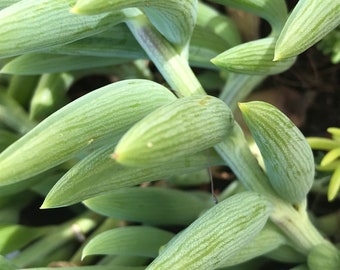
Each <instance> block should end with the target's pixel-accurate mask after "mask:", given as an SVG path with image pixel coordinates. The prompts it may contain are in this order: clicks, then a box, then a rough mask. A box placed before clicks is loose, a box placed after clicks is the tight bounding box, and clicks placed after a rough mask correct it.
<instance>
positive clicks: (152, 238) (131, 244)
mask: <svg viewBox="0 0 340 270" xmlns="http://www.w3.org/2000/svg"><path fill="white" fill-rule="evenodd" d="M173 236H174V234H173V233H170V232H167V231H164V230H161V229H157V228H153V227H147V226H129V227H121V228H116V229H113V230H110V231H106V232H104V233H101V234H99V235H98V236H96V237H95V238H93V239H92V240H91V241H90V242H89V243H88V244H87V245H86V246H85V248H84V250H83V258H84V257H86V256H89V255H98V254H105V255H135V256H136V255H137V256H143V257H144V256H146V257H151V258H155V257H156V256H157V255H158V250H159V248H160V247H161V246H163V245H165V244H166V243H167V242H169V240H170V239H171V238H172V237H173Z"/></svg>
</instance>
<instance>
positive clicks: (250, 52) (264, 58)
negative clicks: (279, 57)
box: [211, 37, 296, 75]
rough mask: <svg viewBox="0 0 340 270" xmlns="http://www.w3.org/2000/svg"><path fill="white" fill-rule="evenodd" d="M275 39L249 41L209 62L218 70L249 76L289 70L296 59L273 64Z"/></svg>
mask: <svg viewBox="0 0 340 270" xmlns="http://www.w3.org/2000/svg"><path fill="white" fill-rule="evenodd" d="M275 42H276V39H275V38H273V37H268V38H263V39H258V40H255V41H250V42H246V43H243V44H241V45H238V46H236V47H233V48H231V49H229V50H227V51H225V52H223V53H222V54H220V55H218V56H216V57H215V58H213V59H212V60H211V62H212V63H213V64H215V65H216V66H218V67H220V68H225V69H227V70H229V71H232V72H236V73H244V74H251V75H273V74H277V73H281V72H283V71H285V70H287V69H289V68H290V67H291V66H292V65H293V64H294V62H295V60H296V58H294V57H293V58H288V59H286V60H283V61H277V62H273V57H274V49H275Z"/></svg>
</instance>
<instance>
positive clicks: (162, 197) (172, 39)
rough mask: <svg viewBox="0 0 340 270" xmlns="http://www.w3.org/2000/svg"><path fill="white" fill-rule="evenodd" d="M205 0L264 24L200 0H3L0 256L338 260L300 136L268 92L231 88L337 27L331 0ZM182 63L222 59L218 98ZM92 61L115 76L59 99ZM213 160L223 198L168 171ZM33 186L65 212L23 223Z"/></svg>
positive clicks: (26, 261)
mask: <svg viewBox="0 0 340 270" xmlns="http://www.w3.org/2000/svg"><path fill="white" fill-rule="evenodd" d="M210 2H211V3H217V4H220V5H224V6H226V7H233V8H236V9H240V10H244V11H247V12H250V13H253V14H255V15H257V16H259V17H260V18H263V19H264V20H266V21H267V22H268V23H269V25H270V26H271V29H272V31H271V33H270V34H269V35H268V36H267V37H264V38H261V39H258V40H254V41H251V42H246V43H241V39H240V36H239V32H238V31H237V30H236V27H235V25H234V24H233V22H232V20H231V19H230V18H228V17H227V16H226V15H225V14H222V13H219V12H218V11H217V10H215V9H214V8H212V5H210V4H211V3H210V4H209V3H207V1H198V0H185V1H180V0H157V1H156V0H148V1H146V0H143V1H142V0H124V1H122V0H114V1H104V0H60V1H53V0H34V1H33V0H21V1H19V0H8V1H0V22H1V23H0V36H1V40H0V66H1V75H0V147H1V150H0V151H1V153H0V254H1V256H0V269H3V270H15V269H30V270H38V269H40V270H52V269H54V266H62V267H63V269H66V270H78V269H79V270H109V269H110V270H111V269H113V270H115V269H117V270H139V269H147V270H153V269H154V270H163V269H164V270H168V269H178V270H190V269H192V270H209V269H225V270H227V269H249V270H251V269H261V268H260V267H261V264H262V263H263V262H266V261H267V260H269V259H270V260H274V261H279V262H284V263H288V264H290V265H291V266H292V268H291V269H295V270H297V269H311V270H318V269H327V270H332V269H334V270H335V269H340V253H339V250H338V249H337V247H336V245H335V244H336V243H334V242H332V241H331V240H330V239H329V238H328V237H327V234H326V233H325V232H324V231H323V230H322V228H320V227H318V225H317V224H318V223H317V222H316V221H315V220H317V219H316V218H315V220H314V219H312V218H310V215H309V211H308V205H307V195H308V193H309V191H310V189H311V188H312V185H313V182H314V158H313V152H312V151H311V148H310V146H309V144H308V142H307V140H306V139H305V138H304V136H303V134H302V133H301V132H300V131H299V129H298V128H297V127H296V126H295V125H294V124H293V123H292V122H291V121H290V120H289V119H288V117H287V116H285V115H284V114H283V113H282V112H281V111H279V110H278V109H277V108H275V107H274V106H272V105H270V104H268V103H265V102H259V101H254V102H247V103H246V102H241V101H242V100H243V98H244V97H246V96H247V95H248V94H249V93H250V92H251V91H252V89H254V87H255V86H256V85H258V84H259V83H260V82H261V81H263V80H264V78H266V77H267V76H269V75H272V74H278V73H281V72H283V71H285V70H287V69H289V68H290V67H291V66H292V65H293V64H294V62H295V60H296V57H297V55H298V54H300V53H301V52H303V51H305V50H306V49H308V48H309V47H311V46H312V45H314V44H315V43H317V42H318V41H319V40H321V39H322V38H323V37H324V36H326V35H327V34H328V33H329V32H331V31H332V30H333V29H335V28H336V27H337V26H338V25H339V24H340V16H339V15H340V3H339V1H316V0H300V1H299V2H298V3H297V5H296V6H295V8H294V9H293V10H292V12H291V13H290V14H289V13H288V10H287V7H286V3H285V1H284V0H272V1H266V0H211V1H210ZM148 61H151V62H152V63H153V64H154V65H155V66H156V68H157V69H158V71H159V73H160V74H161V75H162V77H163V79H164V80H165V83H164V84H160V83H158V82H156V81H155V79H154V78H153V75H152V72H151V71H150V69H149V67H148V66H147V65H146V63H147V62H148ZM193 68H200V69H201V70H204V71H206V74H208V76H209V78H210V82H213V81H214V80H215V79H214V78H216V75H219V73H220V71H222V70H223V74H224V75H223V76H221V77H219V80H220V81H222V82H223V84H224V86H223V85H222V87H221V88H222V90H221V93H220V95H219V96H216V95H213V94H211V93H209V92H208V88H209V87H206V86H203V85H202V84H201V80H200V79H201V78H200V76H199V74H195V72H194V71H193ZM99 72H100V73H105V74H112V73H116V74H119V77H121V80H120V81H118V82H115V83H111V84H109V85H106V86H104V87H101V88H99V89H96V90H94V91H92V92H90V93H88V94H86V95H84V96H82V97H80V98H78V99H76V100H74V101H72V102H69V101H68V100H67V92H68V91H69V89H70V87H71V85H72V84H73V83H74V82H75V81H76V80H77V79H79V78H82V77H83V76H85V75H88V74H94V73H99ZM225 74H227V75H225ZM237 106H239V108H240V110H241V112H242V115H243V117H244V119H245V122H246V124H247V126H248V127H249V129H250V131H251V134H252V137H253V139H254V140H255V142H256V143H257V145H258V147H259V149H260V151H261V155H262V158H263V160H264V167H263V168H262V167H261V166H260V165H259V163H258V162H257V160H256V158H255V157H254V156H253V154H252V153H251V151H250V150H249V146H248V142H247V140H246V137H245V135H244V134H243V131H242V129H241V128H240V126H239V124H238V123H237V122H236V121H235V120H234V117H233V111H234V109H235V108H236V107H237ZM337 150H338V148H337ZM214 165H227V166H229V167H230V168H231V169H232V171H233V172H234V174H235V175H236V177H237V180H235V182H233V183H232V184H231V185H230V186H229V187H227V188H226V190H225V191H224V192H223V193H222V194H221V195H219V196H218V201H219V202H218V203H214V202H213V200H212V196H211V194H210V193H209V192H208V191H202V190H201V191H199V190H198V189H194V190H190V191H188V190H186V189H182V188H180V186H177V188H176V186H174V185H173V184H171V183H172V182H171V179H174V178H176V177H177V178H178V179H179V178H181V180H180V181H182V182H184V184H185V183H186V182H187V183H189V182H190V184H191V185H193V186H195V185H196V186H199V185H200V184H201V183H202V176H199V175H201V173H202V172H203V173H204V170H205V169H206V168H208V167H209V166H214ZM203 178H204V176H203ZM160 179H166V180H165V181H162V182H161V183H162V185H151V186H147V187H144V186H143V185H142V184H143V183H146V182H153V181H157V180H160ZM178 181H179V180H178ZM204 181H205V180H204ZM175 182H176V181H175ZM337 182H338V181H337ZM37 198H44V202H43V204H42V206H41V208H42V209H47V208H59V207H65V208H66V207H67V208H68V209H70V211H72V213H73V218H72V219H70V220H68V221H66V222H64V223H62V224H60V225H58V224H53V225H48V226H39V227H35V226H26V225H21V224H20V222H19V217H20V213H21V212H22V211H24V209H25V207H26V206H27V205H28V204H30V203H31V202H32V201H34V200H36V199H37ZM40 211H44V210H40ZM74 239H76V240H77V241H74ZM95 255H97V256H95ZM53 262H54V263H53Z"/></svg>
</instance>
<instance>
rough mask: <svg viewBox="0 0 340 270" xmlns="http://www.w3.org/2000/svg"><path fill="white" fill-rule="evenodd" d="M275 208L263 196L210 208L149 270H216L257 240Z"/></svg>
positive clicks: (244, 196)
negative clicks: (255, 238)
mask: <svg viewBox="0 0 340 270" xmlns="http://www.w3.org/2000/svg"><path fill="white" fill-rule="evenodd" d="M271 208H272V207H271V205H270V204H269V203H268V201H267V200H266V199H265V198H264V197H263V196H261V195H260V194H257V193H254V192H243V193H239V194H236V195H234V196H232V197H230V198H228V199H226V200H224V201H222V202H220V203H218V204H217V205H215V206H214V207H212V208H211V209H209V210H208V211H207V212H205V213H204V214H203V215H202V216H200V217H199V218H198V219H197V220H196V221H194V222H193V223H192V224H191V225H190V226H189V227H187V228H186V229H185V230H184V231H183V232H182V233H180V234H179V235H178V236H176V237H175V238H174V239H173V240H171V241H170V243H169V244H168V245H167V246H166V247H165V248H164V249H163V250H162V252H161V253H160V255H159V256H158V257H157V258H156V259H155V260H154V261H153V262H152V263H151V264H150V265H149V266H148V267H147V269H148V270H163V269H164V270H167V269H188V270H189V269H195V270H200V269H202V270H210V269H215V268H216V267H217V266H218V265H219V264H220V263H221V262H222V261H225V260H227V259H228V258H231V257H232V256H233V255H235V254H237V252H239V251H240V250H241V249H242V248H243V247H245V246H246V245H247V244H248V243H249V242H250V241H251V240H252V239H254V237H255V236H256V235H257V234H258V233H259V232H260V231H261V230H262V228H263V227H264V225H265V223H266V221H267V219H268V216H269V214H270V212H271Z"/></svg>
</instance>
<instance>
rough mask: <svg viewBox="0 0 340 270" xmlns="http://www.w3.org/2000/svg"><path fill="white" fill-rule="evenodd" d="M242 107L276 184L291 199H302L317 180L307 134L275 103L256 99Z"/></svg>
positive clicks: (274, 185) (279, 193)
mask: <svg viewBox="0 0 340 270" xmlns="http://www.w3.org/2000/svg"><path fill="white" fill-rule="evenodd" d="M239 107H240V109H241V111H242V114H243V118H244V119H245V121H246V123H247V126H248V127H249V129H250V131H251V133H252V135H253V137H254V140H255V142H256V143H257V145H258V147H259V148H260V151H261V154H262V156H263V160H264V163H265V168H266V172H267V175H268V177H269V181H270V183H271V185H272V187H273V188H274V189H275V191H276V192H277V194H278V195H279V196H281V197H282V198H284V199H286V200H287V201H289V202H291V203H300V202H302V201H303V200H304V199H305V198H306V195H307V193H308V191H309V189H310V188H311V186H312V183H313V180H314V157H313V153H312V150H311V148H310V146H309V144H308V143H307V141H306V139H305V137H304V136H303V134H302V133H301V132H300V130H299V129H298V128H297V127H296V126H295V125H294V124H293V123H292V122H291V121H290V119H289V118H288V117H287V116H285V115H284V114H283V113H282V112H281V111H279V110H278V109H277V108H275V107H274V106H273V105H271V104H268V103H265V102H261V101H253V102H248V103H241V104H240V105H239Z"/></svg>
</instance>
